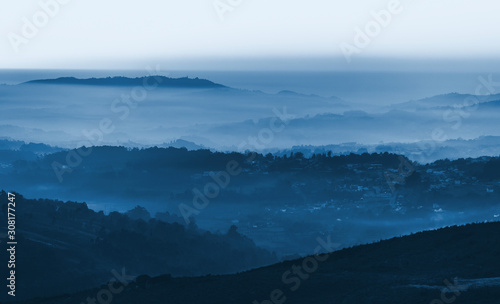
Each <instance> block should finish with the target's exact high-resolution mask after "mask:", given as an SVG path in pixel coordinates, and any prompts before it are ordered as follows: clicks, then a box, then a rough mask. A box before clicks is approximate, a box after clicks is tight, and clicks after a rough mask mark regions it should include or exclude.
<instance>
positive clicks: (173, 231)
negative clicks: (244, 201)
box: [0, 191, 277, 299]
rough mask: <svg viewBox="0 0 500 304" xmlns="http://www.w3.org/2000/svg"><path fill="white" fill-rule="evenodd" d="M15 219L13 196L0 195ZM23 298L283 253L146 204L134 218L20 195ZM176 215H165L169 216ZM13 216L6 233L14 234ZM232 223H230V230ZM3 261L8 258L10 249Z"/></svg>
mask: <svg viewBox="0 0 500 304" xmlns="http://www.w3.org/2000/svg"><path fill="white" fill-rule="evenodd" d="M0 202H1V211H0V213H1V215H2V218H5V219H7V202H8V199H7V193H6V192H4V191H1V192H0ZM16 207H17V208H15V209H16V228H17V230H16V238H17V241H18V245H17V255H16V261H17V263H16V265H17V267H16V273H17V277H18V278H19V280H18V284H17V292H18V295H17V299H20V298H24V299H25V298H32V297H36V296H53V295H56V294H60V293H68V292H76V291H79V290H84V289H88V288H92V287H93V286H96V285H99V284H101V283H103V282H105V281H106V280H108V279H109V276H110V273H111V270H113V269H117V270H120V269H122V268H124V267H125V268H126V269H127V271H128V272H129V273H133V274H148V275H152V276H154V275H160V274H164V273H169V274H171V275H173V276H196V275H204V274H224V273H235V272H237V271H243V270H248V269H251V268H255V267H259V266H262V265H269V264H271V263H274V262H276V261H277V258H276V257H275V256H274V255H273V254H271V253H269V252H268V251H265V250H263V249H260V248H258V247H257V246H256V245H255V244H254V242H253V241H252V240H250V239H249V238H247V237H245V236H243V235H241V234H240V233H238V232H237V231H236V230H235V229H234V228H232V229H229V230H228V232H227V233H225V234H213V233H210V232H208V231H204V230H201V229H198V228H197V227H196V225H195V224H193V223H191V224H190V225H189V226H186V225H181V224H178V223H167V222H164V221H161V220H158V219H156V218H154V219H151V218H150V217H149V214H148V213H147V211H145V210H144V209H143V208H141V207H136V208H135V209H133V210H131V211H129V212H128V213H127V215H129V216H127V215H125V214H122V213H118V212H111V213H110V214H109V215H105V214H104V213H103V212H102V211H101V212H95V211H93V210H90V209H89V208H88V207H87V205H86V204H85V203H76V202H66V203H63V202H61V201H55V200H47V199H39V200H31V199H25V198H24V197H23V196H21V195H20V194H16ZM167 216H168V214H162V216H161V217H162V218H166V217H167ZM6 225H7V220H5V221H2V223H1V225H0V229H1V230H0V233H2V234H3V233H5V232H6V229H7V227H6ZM228 228H229V227H228ZM0 256H1V258H2V260H4V261H6V262H7V260H8V256H7V252H6V251H5V250H2V253H1V254H0Z"/></svg>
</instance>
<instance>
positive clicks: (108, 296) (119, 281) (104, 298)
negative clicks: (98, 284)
mask: <svg viewBox="0 0 500 304" xmlns="http://www.w3.org/2000/svg"><path fill="white" fill-rule="evenodd" d="M111 273H112V274H113V277H112V278H111V279H110V280H109V282H108V284H107V285H106V287H104V288H101V289H100V290H99V291H98V292H97V294H96V296H95V297H93V298H91V297H87V299H86V302H80V304H96V303H99V304H110V303H111V302H112V301H113V297H114V296H115V295H117V294H120V293H121V292H123V290H124V289H125V287H127V285H128V284H130V283H131V282H132V281H134V280H135V278H136V277H135V276H131V275H127V274H126V273H125V268H122V273H119V272H118V271H116V270H115V269H113V270H112V271H111Z"/></svg>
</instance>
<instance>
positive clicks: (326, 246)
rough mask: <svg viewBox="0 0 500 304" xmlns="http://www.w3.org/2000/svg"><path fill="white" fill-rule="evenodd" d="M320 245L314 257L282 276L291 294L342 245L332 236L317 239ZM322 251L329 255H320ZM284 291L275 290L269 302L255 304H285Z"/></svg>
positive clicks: (282, 280)
mask: <svg viewBox="0 0 500 304" xmlns="http://www.w3.org/2000/svg"><path fill="white" fill-rule="evenodd" d="M316 240H317V241H318V243H319V245H318V246H317V247H316V248H315V249H314V255H312V256H308V257H306V258H304V259H302V263H300V264H299V265H296V264H294V265H292V267H290V269H289V270H286V271H285V272H284V273H283V275H282V276H281V282H282V283H283V284H284V285H285V286H287V288H288V290H289V291H290V292H294V291H297V290H298V289H299V288H300V286H301V285H302V283H303V282H304V281H306V280H308V279H309V278H310V277H311V275H313V274H314V273H315V272H316V271H317V270H318V268H319V265H320V263H323V262H325V261H326V260H328V258H329V257H330V253H331V252H332V251H334V250H335V249H338V248H339V247H340V244H337V243H332V241H331V239H330V236H328V237H327V239H326V240H323V239H322V238H320V237H318V238H317V239H316ZM322 250H326V252H327V253H325V254H320V252H321V251H322ZM285 294H286V293H285V291H284V290H282V289H274V290H273V291H271V292H270V293H269V300H264V301H262V302H260V303H259V302H258V301H257V300H254V301H253V302H252V303H253V304H283V303H285V302H286V300H287V297H286V295H285Z"/></svg>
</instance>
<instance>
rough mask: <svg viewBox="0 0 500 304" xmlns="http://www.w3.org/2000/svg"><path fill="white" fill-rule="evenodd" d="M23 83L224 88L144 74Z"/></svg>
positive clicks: (204, 82)
mask: <svg viewBox="0 0 500 304" xmlns="http://www.w3.org/2000/svg"><path fill="white" fill-rule="evenodd" d="M23 84H61V85H62V84H64V85H91V86H145V85H146V86H147V85H155V86H156V84H158V87H169V88H225V86H223V85H221V84H217V83H214V82H212V81H210V80H206V79H200V78H198V77H196V78H188V77H183V78H170V77H165V76H146V77H137V78H128V77H107V78H88V79H78V78H75V77H60V78H57V79H39V80H31V81H28V82H24V83H23Z"/></svg>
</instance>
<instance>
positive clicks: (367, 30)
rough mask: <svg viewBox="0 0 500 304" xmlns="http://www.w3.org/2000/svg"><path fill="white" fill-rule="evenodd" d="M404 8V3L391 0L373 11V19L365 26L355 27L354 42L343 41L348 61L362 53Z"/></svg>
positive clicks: (343, 50) (371, 13)
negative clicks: (378, 9)
mask: <svg viewBox="0 0 500 304" xmlns="http://www.w3.org/2000/svg"><path fill="white" fill-rule="evenodd" d="M403 10H404V7H403V5H402V4H401V2H400V1H399V0H391V1H390V2H389V3H388V4H387V7H386V9H382V10H380V11H378V12H376V11H371V12H370V15H371V17H372V18H371V20H370V21H368V22H367V23H366V24H365V26H364V27H362V28H360V27H356V28H355V29H354V38H353V42H352V43H347V42H342V43H341V44H340V50H341V51H342V54H343V55H344V57H345V59H346V61H347V62H348V63H351V61H352V56H353V55H355V54H360V53H361V52H362V51H363V50H364V49H366V48H367V47H368V46H369V45H370V44H371V43H372V41H373V39H375V38H376V37H378V36H379V35H380V34H381V33H382V30H383V29H385V28H387V27H388V26H389V25H390V24H391V22H392V21H393V19H394V16H397V15H399V14H401V13H402V12H403Z"/></svg>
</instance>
